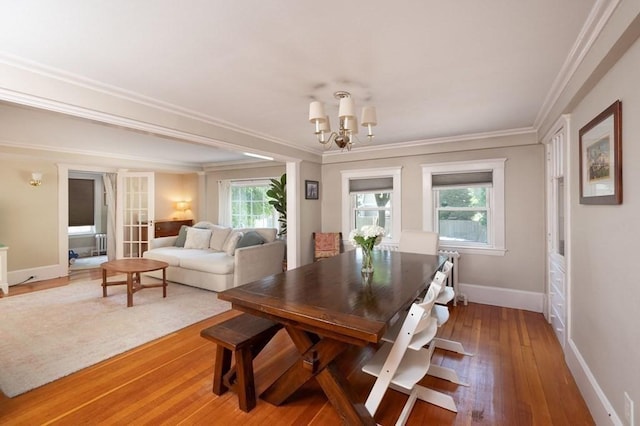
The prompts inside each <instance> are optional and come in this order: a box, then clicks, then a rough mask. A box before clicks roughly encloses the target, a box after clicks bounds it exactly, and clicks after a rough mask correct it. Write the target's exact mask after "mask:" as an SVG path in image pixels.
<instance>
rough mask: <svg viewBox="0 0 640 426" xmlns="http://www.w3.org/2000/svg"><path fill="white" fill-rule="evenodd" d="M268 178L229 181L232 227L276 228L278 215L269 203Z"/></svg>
mask: <svg viewBox="0 0 640 426" xmlns="http://www.w3.org/2000/svg"><path fill="white" fill-rule="evenodd" d="M269 185H270V182H269V180H266V179H265V180H251V181H231V185H230V188H229V189H230V190H229V200H230V220H231V221H230V224H231V226H232V227H234V228H277V226H278V215H277V212H276V211H275V209H274V208H273V207H272V206H271V205H270V204H269V197H267V191H268V190H269Z"/></svg>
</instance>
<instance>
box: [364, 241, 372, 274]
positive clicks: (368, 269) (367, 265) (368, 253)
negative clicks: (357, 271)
mask: <svg viewBox="0 0 640 426" xmlns="http://www.w3.org/2000/svg"><path fill="white" fill-rule="evenodd" d="M372 252H373V250H371V249H366V248H364V247H362V273H363V274H372V273H373V257H372V254H373V253H372Z"/></svg>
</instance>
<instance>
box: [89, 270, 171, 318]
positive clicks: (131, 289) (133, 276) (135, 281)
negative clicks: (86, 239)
mask: <svg viewBox="0 0 640 426" xmlns="http://www.w3.org/2000/svg"><path fill="white" fill-rule="evenodd" d="M167 266H169V264H168V263H167V262H161V261H159V260H151V259H142V258H135V259H118V260H111V261H109V262H104V263H103V264H101V265H100V267H101V268H102V297H107V287H108V286H111V285H124V284H126V285H127V307H128V308H130V307H131V306H133V293H135V292H136V291H139V290H142V289H143V288H154V287H162V297H167ZM159 269H162V283H159V284H142V283H141V282H140V273H141V272H149V271H157V270H159ZM107 271H109V272H115V273H125V274H127V279H126V281H111V282H107Z"/></svg>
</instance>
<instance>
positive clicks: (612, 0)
mask: <svg viewBox="0 0 640 426" xmlns="http://www.w3.org/2000/svg"><path fill="white" fill-rule="evenodd" d="M620 2H621V0H596V3H595V4H594V6H593V8H592V9H591V12H590V13H589V16H588V17H587V20H586V22H585V23H584V25H583V26H582V29H581V30H580V33H579V34H578V38H577V39H576V41H575V43H574V44H573V47H572V48H571V50H570V51H569V55H568V56H567V59H566V60H565V61H564V64H563V65H562V67H561V68H560V71H559V72H558V75H557V76H556V78H555V80H554V81H553V84H552V85H551V89H550V90H549V92H548V93H547V96H546V97H545V100H544V102H543V103H542V106H541V107H540V110H539V111H538V115H537V117H536V119H535V121H534V124H533V127H534V128H536V129H540V126H541V125H542V123H543V122H544V121H545V120H546V119H547V118H548V116H549V114H550V112H551V109H552V108H553V106H554V105H555V104H556V102H558V99H559V98H560V95H561V94H562V92H563V91H564V90H565V89H566V87H567V85H568V84H569V81H570V80H571V78H572V77H573V75H574V74H575V72H576V70H577V69H578V67H579V66H580V64H581V63H582V61H583V59H584V57H585V56H586V55H587V53H588V52H589V50H591V47H592V46H593V44H594V43H595V41H596V39H597V38H598V36H599V35H600V33H601V32H602V30H603V28H604V26H605V24H606V23H607V21H608V20H609V18H610V17H611V15H612V14H613V12H614V11H615V9H616V8H617V7H618V5H619V4H620Z"/></svg>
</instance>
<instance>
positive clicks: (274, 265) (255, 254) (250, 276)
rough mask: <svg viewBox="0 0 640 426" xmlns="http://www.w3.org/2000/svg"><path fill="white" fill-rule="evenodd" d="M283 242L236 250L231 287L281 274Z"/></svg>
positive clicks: (278, 241)
mask: <svg viewBox="0 0 640 426" xmlns="http://www.w3.org/2000/svg"><path fill="white" fill-rule="evenodd" d="M285 244H286V243H285V242H284V241H282V240H276V241H273V242H271V243H266V244H262V245H259V246H249V247H242V248H239V249H236V252H235V255H234V257H235V260H234V263H235V265H234V270H233V271H234V272H233V275H234V276H233V286H234V287H237V286H239V285H242V284H246V283H249V282H251V281H255V280H259V279H260V278H264V277H266V276H268V275H273V274H277V273H280V272H282V261H283V260H284V249H285Z"/></svg>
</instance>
